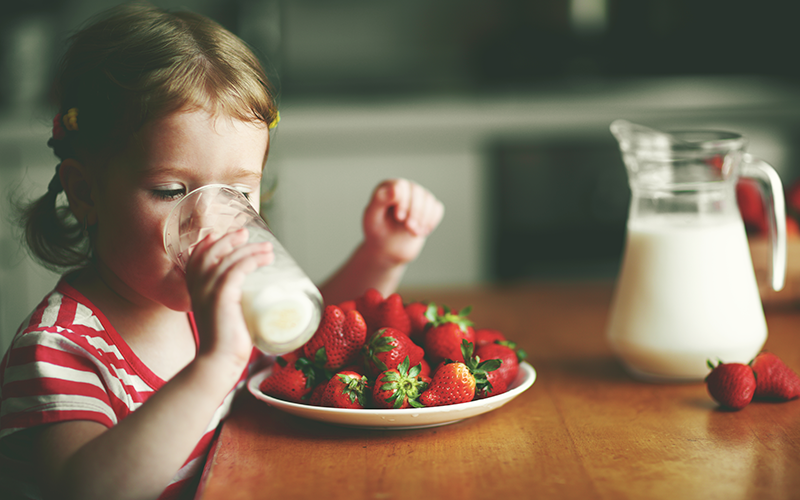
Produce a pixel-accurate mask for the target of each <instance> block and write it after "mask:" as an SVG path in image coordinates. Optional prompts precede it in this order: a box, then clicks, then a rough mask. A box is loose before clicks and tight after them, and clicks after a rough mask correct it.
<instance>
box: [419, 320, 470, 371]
mask: <svg viewBox="0 0 800 500" xmlns="http://www.w3.org/2000/svg"><path fill="white" fill-rule="evenodd" d="M470 311H471V308H469V307H467V308H464V309H463V310H462V311H461V312H460V313H458V312H454V311H450V309H449V308H447V307H444V314H438V313H436V314H435V315H434V314H433V313H431V315H430V316H429V317H430V319H431V323H432V324H431V326H430V327H428V331H427V332H426V333H425V343H424V347H425V354H426V355H427V356H428V358H429V359H430V360H431V362H433V363H434V364H439V363H440V362H441V361H442V360H444V359H455V360H460V361H464V359H461V342H462V341H463V340H466V341H467V342H469V343H474V342H475V330H474V329H473V327H472V321H470V320H468V319H467V317H466V316H467V315H468V314H469V313H470ZM429 312H430V310H429Z"/></svg>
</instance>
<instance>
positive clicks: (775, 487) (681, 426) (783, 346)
mask: <svg viewBox="0 0 800 500" xmlns="http://www.w3.org/2000/svg"><path fill="white" fill-rule="evenodd" d="M402 295H403V297H404V298H405V299H406V300H413V299H428V300H434V301H437V302H440V303H444V304H447V305H449V306H451V307H453V308H462V307H464V306H467V305H472V306H473V308H474V311H473V313H472V314H471V317H472V319H473V321H475V323H476V325H477V326H485V327H491V328H498V329H501V330H502V331H504V332H505V333H506V335H507V336H508V337H509V338H511V339H514V340H517V341H518V342H519V343H520V344H521V346H522V347H523V348H524V349H525V350H526V351H527V352H528V353H529V362H530V363H531V364H532V365H533V366H534V367H535V368H536V370H537V380H536V383H535V384H534V385H533V386H532V387H531V388H530V389H529V390H528V391H526V392H525V393H523V394H522V395H521V396H519V397H517V398H516V399H514V400H513V401H511V402H509V403H508V404H507V405H505V406H503V407H502V408H500V409H498V410H495V411H492V412H490V413H487V414H484V415H481V416H478V417H474V418H471V419H467V420H464V421H461V422H459V423H455V424H451V425H447V426H442V427H436V428H431V429H423V430H404V431H380V430H361V429H349V428H344V427H337V426H333V425H328V424H324V423H319V422H313V421H307V420H303V419H300V418H297V417H293V416H290V415H288V414H284V413H282V412H280V411H277V410H274V409H272V408H270V407H269V406H267V405H266V404H264V403H263V402H261V401H258V400H256V399H255V398H253V397H252V396H251V395H249V394H244V395H243V397H241V398H240V399H239V400H238V401H237V402H236V406H235V409H234V411H233V414H232V415H231V417H230V418H229V419H228V420H227V421H226V423H225V424H224V426H223V429H222V431H221V434H220V437H219V444H218V447H217V448H216V450H215V453H214V454H213V456H212V457H210V459H209V463H208V466H207V470H206V474H205V476H204V478H203V484H202V486H201V490H200V492H199V493H198V498H202V499H203V500H213V499H225V500H236V499H258V498H293V499H295V498H326V499H335V500H339V499H342V500H344V499H347V500H352V499H405V498H417V497H420V498H437V499H438V498H465V499H491V500H505V499H512V498H513V499H516V498H543V499H549V498H554V499H572V498H576V499H578V498H580V499H594V498H598V499H618V498H621V499H628V498H630V499H634V498H636V499H638V498H650V499H675V498H678V499H681V498H702V499H713V498H726V499H728V498H732V499H736V498H758V499H785V498H797V497H798V496H800V493H798V492H800V401H791V402H787V403H762V402H757V403H752V404H750V405H749V406H748V407H747V408H745V409H744V410H742V411H739V412H726V411H721V410H719V409H718V408H717V406H716V404H715V403H714V402H713V401H712V400H711V399H710V397H709V396H708V394H707V392H706V389H705V386H704V384H703V383H685V384H650V383H644V382H639V381H636V380H634V379H633V378H631V377H629V376H628V374H627V373H626V372H625V371H624V370H623V369H622V368H621V365H620V364H619V363H618V362H617V360H616V359H614V358H613V357H612V355H611V352H610V350H609V349H608V346H607V344H606V341H605V323H606V320H607V312H608V306H609V304H610V300H611V285H609V284H606V283H597V284H592V283H588V284H587V283H574V284H563V283H562V284H539V285H520V286H509V287H495V288H475V289H464V290H404V291H403V292H402ZM767 321H768V325H769V329H770V334H769V339H768V341H767V346H766V348H767V349H770V350H772V351H773V352H776V353H777V354H778V355H779V356H781V357H782V358H783V359H784V360H785V361H786V362H787V364H789V365H790V366H791V367H792V368H793V369H795V370H796V371H798V370H800V311H798V310H796V309H795V308H793V307H782V308H781V307H775V308H771V309H768V310H767Z"/></svg>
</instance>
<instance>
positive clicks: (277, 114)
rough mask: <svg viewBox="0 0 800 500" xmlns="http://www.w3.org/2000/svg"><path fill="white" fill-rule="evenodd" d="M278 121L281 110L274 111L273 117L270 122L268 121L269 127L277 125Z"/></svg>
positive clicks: (272, 127)
mask: <svg viewBox="0 0 800 500" xmlns="http://www.w3.org/2000/svg"><path fill="white" fill-rule="evenodd" d="M280 121H281V112H280V111H278V112H276V113H275V118H274V119H273V120H272V121H271V122H269V129H270V130H272V129H274V128H275V127H277V126H278V123H280Z"/></svg>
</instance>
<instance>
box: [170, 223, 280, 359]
mask: <svg viewBox="0 0 800 500" xmlns="http://www.w3.org/2000/svg"><path fill="white" fill-rule="evenodd" d="M247 238H248V231H247V229H246V228H242V229H239V230H238V231H235V232H231V233H227V234H225V235H223V236H221V237H220V236H219V235H214V234H211V235H209V236H207V237H205V238H204V239H203V240H201V241H200V243H198V244H197V246H196V247H195V248H194V250H193V251H192V254H191V256H190V257H189V259H188V261H187V263H186V286H187V288H188V290H189V295H190V297H191V299H192V311H194V317H195V323H196V324H197V330H198V334H199V336H200V347H199V354H200V355H203V354H209V355H222V356H227V357H230V359H232V360H234V361H236V362H240V363H242V366H243V365H244V364H245V363H246V362H247V360H248V359H249V357H250V354H251V351H252V348H253V343H252V341H251V339H250V334H249V333H248V329H247V325H246V324H245V320H244V316H243V314H242V306H241V302H242V285H243V283H244V280H245V278H246V277H247V275H249V274H250V273H252V272H253V271H254V270H255V269H257V268H258V267H261V266H266V265H269V264H271V263H272V261H273V260H274V257H275V256H274V254H273V251H272V244H271V243H269V242H260V243H249V244H248V243H247Z"/></svg>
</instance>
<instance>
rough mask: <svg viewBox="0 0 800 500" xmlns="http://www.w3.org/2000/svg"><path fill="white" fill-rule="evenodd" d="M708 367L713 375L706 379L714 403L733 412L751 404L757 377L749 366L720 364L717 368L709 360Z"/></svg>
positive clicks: (710, 374)
mask: <svg viewBox="0 0 800 500" xmlns="http://www.w3.org/2000/svg"><path fill="white" fill-rule="evenodd" d="M708 366H709V368H711V373H709V374H708V376H707V377H706V388H707V389H708V393H709V394H710V395H711V397H712V398H714V401H716V402H717V403H719V404H720V406H722V407H724V408H728V409H731V410H741V409H742V408H744V407H745V406H747V405H748V404H750V401H751V400H752V399H753V394H754V393H755V390H756V377H755V375H754V374H753V369H752V368H751V367H750V366H749V365H745V364H743V363H722V362H720V363H719V364H718V365H717V366H716V367H715V366H714V364H713V363H711V361H710V360H709V361H708Z"/></svg>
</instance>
